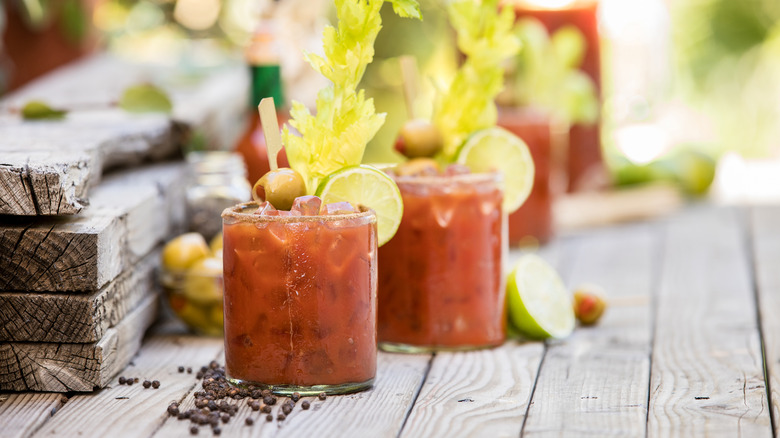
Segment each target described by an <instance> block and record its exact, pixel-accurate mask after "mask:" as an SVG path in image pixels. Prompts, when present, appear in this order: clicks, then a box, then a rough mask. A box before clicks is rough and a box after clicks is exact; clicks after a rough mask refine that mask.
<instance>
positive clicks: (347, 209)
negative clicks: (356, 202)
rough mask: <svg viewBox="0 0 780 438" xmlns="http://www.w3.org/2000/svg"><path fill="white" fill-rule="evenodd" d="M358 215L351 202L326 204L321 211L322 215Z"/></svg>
mask: <svg viewBox="0 0 780 438" xmlns="http://www.w3.org/2000/svg"><path fill="white" fill-rule="evenodd" d="M350 213H357V209H356V208H355V207H353V206H352V204H350V203H349V202H334V203H332V204H325V205H323V206H322V209H321V210H320V214H350Z"/></svg>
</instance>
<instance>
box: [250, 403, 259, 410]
mask: <svg viewBox="0 0 780 438" xmlns="http://www.w3.org/2000/svg"><path fill="white" fill-rule="evenodd" d="M249 407H250V408H252V410H253V411H255V412H257V411H259V410H260V403H257V402H254V403H251V404H250V405H249Z"/></svg>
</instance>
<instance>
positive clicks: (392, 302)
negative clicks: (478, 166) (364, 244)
mask: <svg viewBox="0 0 780 438" xmlns="http://www.w3.org/2000/svg"><path fill="white" fill-rule="evenodd" d="M394 179H395V181H396V183H397V184H398V188H399V189H400V190H401V195H402V197H403V201H404V215H403V218H402V220H401V225H400V227H399V228H398V232H397V233H396V235H395V237H393V239H392V240H390V242H388V243H387V244H385V245H384V246H382V248H380V249H379V260H380V264H379V314H378V335H379V342H380V344H379V345H380V348H382V349H383V350H386V351H394V352H408V353H416V352H425V351H434V350H470V349H476V348H484V347H492V346H497V345H500V344H502V343H503V342H504V339H505V337H506V318H505V313H506V306H505V302H504V297H505V294H506V291H505V283H504V276H503V274H502V261H503V259H504V257H505V252H506V248H507V243H506V242H507V239H506V222H507V221H506V215H505V214H504V213H503V212H502V210H501V202H502V200H503V197H504V196H503V189H502V183H503V182H502V179H501V177H500V175H499V174H495V173H490V174H468V175H457V176H411V177H395V178H394Z"/></svg>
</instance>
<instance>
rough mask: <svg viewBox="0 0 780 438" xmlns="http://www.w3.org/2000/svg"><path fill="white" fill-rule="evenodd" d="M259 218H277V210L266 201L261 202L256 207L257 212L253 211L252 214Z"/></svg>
mask: <svg viewBox="0 0 780 438" xmlns="http://www.w3.org/2000/svg"><path fill="white" fill-rule="evenodd" d="M252 214H257V215H260V216H277V215H278V213H277V210H276V208H275V207H274V206H273V205H272V204H271V203H270V202H268V201H265V202H261V203H260V205H258V206H257V210H255V212H254V213H252Z"/></svg>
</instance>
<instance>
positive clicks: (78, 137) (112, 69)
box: [0, 54, 248, 216]
mask: <svg viewBox="0 0 780 438" xmlns="http://www.w3.org/2000/svg"><path fill="white" fill-rule="evenodd" d="M180 74H181V72H180V71H176V70H175V69H173V70H164V71H159V70H155V69H154V67H151V66H143V65H140V64H131V63H128V62H126V61H122V60H120V59H118V58H114V57H112V56H110V55H106V54H100V55H95V56H92V57H90V58H87V59H85V60H82V61H79V62H76V63H74V64H71V65H69V66H67V67H64V68H61V69H58V70H56V71H54V72H53V73H51V74H49V75H47V76H45V77H43V78H41V79H39V80H36V81H35V82H33V83H31V84H29V85H28V86H25V87H24V88H22V89H20V90H18V91H16V92H14V93H12V94H11V95H9V96H6V97H5V98H4V99H3V100H0V214H11V215H23V216H34V215H70V214H76V213H78V212H80V211H81V210H82V209H83V208H84V207H85V206H86V205H87V204H88V202H89V197H90V195H89V189H90V188H91V187H93V186H94V185H95V184H96V183H97V182H98V181H99V179H100V177H101V174H103V173H104V172H105V171H106V170H108V169H112V168H115V167H127V166H137V165H139V164H140V163H143V162H147V161H158V160H162V159H165V158H168V157H171V156H175V155H178V154H180V147H179V145H180V143H181V142H182V140H183V139H184V138H186V137H187V136H189V135H190V134H191V133H192V132H194V131H197V132H199V133H200V134H202V135H204V137H205V138H206V141H208V142H209V143H210V144H212V145H215V146H217V147H220V146H221V147H223V148H227V147H229V146H231V145H232V144H233V142H234V141H235V140H236V135H238V134H239V133H240V122H241V121H242V120H243V119H242V117H241V116H242V115H243V113H244V112H245V110H246V105H245V101H246V95H247V92H246V90H247V85H248V80H247V75H246V71H245V69H244V68H243V66H240V65H230V66H225V68H223V69H212V70H211V71H210V72H209V74H207V75H203V76H202V77H200V78H198V79H196V80H189V81H183V80H181V76H179V77H178V80H177V79H176V75H180ZM142 82H158V83H159V84H160V85H161V86H163V88H165V89H166V90H167V91H168V92H169V93H170V95H171V98H172V100H173V103H174V112H173V114H172V115H166V114H146V115H137V114H130V113H127V112H125V111H122V110H121V109H118V108H116V107H115V106H112V105H114V103H115V102H116V101H117V100H118V99H119V96H120V95H121V93H122V92H123V90H124V89H125V88H127V87H128V86H131V85H134V84H138V83H142ZM33 99H43V100H45V101H46V102H47V103H49V104H50V105H52V106H54V107H64V108H74V109H75V110H74V111H72V112H70V113H69V114H68V116H67V117H66V118H65V119H63V120H59V121H23V120H22V119H21V118H20V117H19V116H18V115H16V114H11V113H9V112H8V110H9V109H10V110H18V109H19V108H20V107H22V106H23V105H24V104H25V103H26V102H28V101H30V100H33ZM1 110H5V111H1ZM3 112H5V114H3Z"/></svg>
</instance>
